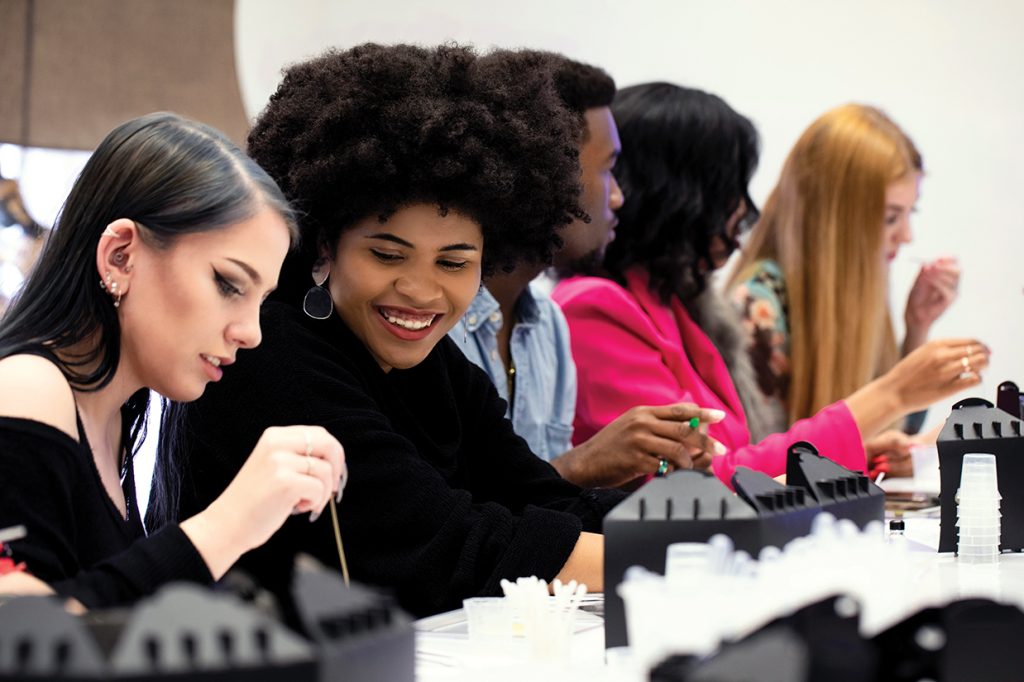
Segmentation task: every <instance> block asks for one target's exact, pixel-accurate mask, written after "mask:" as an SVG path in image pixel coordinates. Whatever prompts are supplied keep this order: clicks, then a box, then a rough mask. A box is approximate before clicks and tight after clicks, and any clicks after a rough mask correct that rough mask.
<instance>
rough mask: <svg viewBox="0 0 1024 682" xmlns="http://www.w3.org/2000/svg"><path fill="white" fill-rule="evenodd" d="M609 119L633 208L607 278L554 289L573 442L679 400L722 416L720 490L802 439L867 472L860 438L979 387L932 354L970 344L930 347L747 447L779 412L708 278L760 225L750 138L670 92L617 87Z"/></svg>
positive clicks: (663, 86)
mask: <svg viewBox="0 0 1024 682" xmlns="http://www.w3.org/2000/svg"><path fill="white" fill-rule="evenodd" d="M612 111H613V113H614V115H615V119H616V121H618V124H619V133H620V136H621V139H622V154H621V155H620V157H619V164H618V166H617V171H616V172H617V175H618V178H619V182H620V184H621V185H622V187H623V190H624V191H625V193H626V195H627V196H629V197H630V200H629V201H628V202H626V204H625V205H624V206H623V207H622V209H621V210H620V211H619V227H618V229H617V231H616V239H615V241H614V242H612V244H611V246H610V247H609V248H608V251H607V252H606V256H605V260H604V264H603V269H602V270H601V271H600V272H598V273H578V274H596V275H599V276H591V277H575V278H571V279H568V280H565V281H562V282H561V283H559V285H558V287H557V288H556V289H555V292H554V298H555V300H556V301H558V302H559V303H560V304H561V306H562V309H563V311H564V312H565V316H566V319H567V320H568V322H569V328H570V330H571V335H572V348H573V357H574V359H575V360H576V366H577V372H578V377H579V396H580V398H579V400H578V402H577V408H576V436H575V438H580V439H586V438H588V437H590V435H591V434H593V433H594V432H595V431H596V430H598V429H600V428H602V427H603V426H604V425H605V424H607V423H608V422H609V421H611V419H614V417H615V416H617V415H618V414H621V412H622V411H623V410H624V409H627V408H629V407H632V406H633V405H657V404H667V403H673V402H677V401H680V400H687V401H692V402H695V403H697V404H699V405H702V406H705V407H708V408H717V409H720V410H723V411H724V412H725V413H726V415H727V417H726V418H725V419H724V420H722V421H721V422H719V423H717V424H712V425H711V426H710V427H709V429H708V433H709V434H710V435H711V436H713V437H714V438H716V439H718V440H719V441H721V442H722V443H724V444H725V445H726V446H727V447H728V448H729V450H730V451H729V452H728V453H727V454H726V455H725V456H722V457H717V458H715V459H714V461H713V465H712V466H713V467H714V470H715V473H716V474H717V475H718V476H719V477H720V478H721V479H722V480H724V481H726V482H729V481H730V480H731V478H732V473H733V471H734V470H735V468H736V467H737V466H739V465H745V466H749V467H751V468H753V469H757V470H760V471H764V472H766V473H768V474H769V475H772V476H776V475H779V474H781V473H784V471H785V459H786V451H787V449H788V447H789V445H790V444H792V443H793V442H795V441H799V440H806V441H810V442H812V443H814V444H815V445H816V446H817V447H818V449H819V451H820V452H821V453H822V454H823V455H825V456H827V457H829V458H831V459H833V460H835V461H837V462H839V463H840V464H842V465H844V466H846V467H848V468H851V469H858V470H863V469H864V465H865V454H864V445H863V442H862V438H864V437H869V436H872V435H874V434H875V433H877V432H878V431H880V430H881V429H882V428H884V427H885V426H886V425H888V424H890V423H891V422H892V420H893V419H895V418H898V417H900V416H902V415H904V414H907V413H909V412H912V411H914V410H917V409H920V408H921V407H924V406H925V405H928V404H930V403H932V402H934V401H935V400H937V399H939V398H941V397H943V396H946V395H951V394H952V393H954V392H956V391H958V390H961V389H963V388H965V387H967V386H971V385H974V384H976V383H977V382H978V381H979V379H978V376H977V375H976V374H973V373H972V374H971V376H969V377H964V376H961V366H960V363H959V361H958V360H956V359H953V361H950V358H949V357H947V355H946V354H945V353H943V352H937V351H936V347H935V344H942V343H945V344H947V345H953V344H954V343H957V344H959V347H963V346H964V345H966V344H967V343H968V342H965V341H959V342H933V344H928V345H926V346H923V347H922V348H920V349H918V350H917V351H915V352H913V353H911V354H910V355H908V356H907V358H906V359H904V360H903V361H902V362H900V363H899V364H898V365H896V367H894V368H893V369H892V371H890V372H889V373H888V374H886V375H885V376H883V377H881V378H879V379H876V380H875V381H873V382H871V383H869V384H868V385H866V386H864V387H863V388H861V389H859V390H857V391H856V392H854V393H853V394H852V395H850V396H849V397H847V398H846V399H845V400H839V401H837V402H834V403H832V404H831V405H827V406H826V407H824V408H823V409H822V410H820V411H819V412H817V414H815V415H813V416H812V417H810V418H808V419H803V420H800V421H797V422H796V423H795V424H793V425H792V427H791V428H789V429H788V430H787V431H785V432H784V433H775V434H774V435H770V436H768V437H766V438H764V439H763V440H761V441H760V442H759V443H757V444H756V445H751V440H752V437H751V436H752V435H753V436H754V437H753V440H757V439H758V438H759V437H760V436H761V435H762V434H763V433H764V432H770V431H771V430H772V429H771V424H770V421H771V418H772V416H773V415H771V414H768V413H766V412H765V410H764V408H763V403H764V398H763V395H762V394H760V393H759V392H758V391H757V387H756V381H754V380H753V373H752V370H751V368H750V361H749V357H747V355H746V344H745V340H746V339H745V337H744V334H743V332H742V329H741V328H740V326H739V324H738V321H737V320H736V313H735V311H733V310H732V309H731V308H730V306H729V305H728V304H727V303H724V302H719V301H716V300H715V297H714V295H713V294H712V293H711V292H710V291H709V288H708V281H707V280H708V277H709V276H710V275H711V273H712V272H713V271H714V270H715V269H717V268H719V267H721V266H722V265H723V264H724V263H725V261H726V260H727V259H728V257H729V255H730V253H731V252H732V251H733V250H734V249H735V247H736V243H737V242H736V240H737V237H738V235H739V233H740V231H741V230H742V229H743V228H744V227H745V226H746V225H747V224H748V223H749V222H750V220H751V218H752V217H753V216H756V210H755V209H754V207H753V203H752V202H751V201H750V199H749V196H748V194H747V183H748V182H749V180H750V177H751V175H752V174H753V172H754V168H755V167H756V164H757V156H758V151H757V134H756V132H755V130H754V127H753V125H752V124H751V123H750V121H749V120H747V119H746V118H744V117H743V116H741V115H739V114H737V113H736V112H735V111H733V110H732V109H731V108H730V107H729V105H727V104H726V103H725V102H724V101H722V100H721V99H720V98H718V97H715V96H714V95H710V94H708V93H704V92H701V91H699V90H693V89H689V88H681V87H679V86H676V85H671V84H668V83H650V84H645V85H637V86H633V87H631V88H625V89H623V90H620V91H619V93H618V95H617V96H616V98H615V102H614V103H613V105H612ZM972 343H977V342H972ZM982 362H983V361H982ZM981 367H983V364H981V362H979V364H978V365H976V369H980V368H981ZM734 377H737V378H741V377H745V379H744V380H743V381H734ZM738 389H740V390H738ZM776 416H777V415H776ZM783 419H784V416H783Z"/></svg>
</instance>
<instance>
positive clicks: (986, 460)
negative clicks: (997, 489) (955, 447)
mask: <svg viewBox="0 0 1024 682" xmlns="http://www.w3.org/2000/svg"><path fill="white" fill-rule="evenodd" d="M969 478H979V479H981V478H983V479H985V480H989V479H991V481H992V483H994V484H995V483H997V480H996V479H997V471H996V456H995V455H992V454H988V453H980V452H971V453H967V454H966V455H964V458H963V462H962V465H961V469H960V480H961V481H964V480H966V479H969Z"/></svg>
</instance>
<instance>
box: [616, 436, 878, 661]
mask: <svg viewBox="0 0 1024 682" xmlns="http://www.w3.org/2000/svg"><path fill="white" fill-rule="evenodd" d="M786 473H787V483H788V485H783V484H781V483H779V482H777V481H775V480H774V479H772V478H769V477H768V476H766V475H764V474H762V473H760V472H756V471H752V470H750V469H747V468H746V467H739V468H738V469H737V471H736V474H735V475H734V476H733V487H734V488H735V489H736V494H734V493H732V492H731V491H730V490H729V489H728V488H726V486H725V485H723V484H722V483H721V482H720V481H719V480H718V479H717V478H715V477H714V476H713V475H711V474H707V473H703V472H699V471H686V470H683V471H677V472H674V473H672V474H670V475H669V476H666V477H664V478H655V479H653V480H651V481H650V482H649V483H647V484H646V485H645V486H643V487H642V488H640V489H639V490H637V491H636V492H635V493H633V494H632V495H630V496H629V497H628V498H626V499H625V500H623V501H622V502H621V503H620V504H619V505H618V506H617V507H615V508H614V509H612V510H611V511H610V512H609V513H608V515H607V516H606V517H605V519H604V541H605V555H604V586H605V646H606V647H614V646H623V645H625V644H627V643H628V637H627V633H626V617H625V605H624V603H623V601H622V598H621V597H620V596H619V594H618V589H617V588H618V586H619V584H620V583H621V582H622V579H623V576H624V574H625V572H626V569H628V568H629V567H630V566H643V567H644V568H647V569H648V570H651V571H654V572H657V573H661V574H664V573H665V552H666V550H667V549H668V546H669V545H671V544H673V543H675V542H707V540H709V539H710V538H711V536H713V535H716V534H718V533H722V534H723V535H727V536H729V538H730V539H731V540H732V542H733V545H734V546H735V548H736V549H738V550H744V551H746V552H749V553H750V554H751V555H752V556H754V557H756V556H757V555H758V553H759V552H760V551H761V549H763V548H764V547H768V546H775V547H782V546H783V545H785V544H786V543H787V542H789V541H790V540H793V539H794V538H798V537H801V536H803V535H806V534H807V533H808V532H809V531H810V529H811V523H812V521H813V519H814V517H815V516H816V515H817V514H818V513H819V512H820V511H828V512H830V513H832V514H834V515H835V516H836V518H840V519H843V518H849V519H851V520H853V521H854V522H855V523H857V525H858V526H860V527H863V526H864V525H866V524H867V523H868V522H869V521H872V520H879V521H880V520H881V519H882V518H883V516H884V513H885V496H884V493H883V492H882V490H881V489H880V488H878V487H877V486H875V485H874V484H873V483H871V482H870V481H869V480H868V479H867V478H866V477H864V476H862V475H860V474H858V473H855V472H851V471H849V470H847V469H844V468H843V467H841V466H839V465H837V464H835V463H834V462H831V461H830V460H827V459H825V458H824V457H821V456H820V455H818V454H817V451H816V450H815V449H814V447H813V446H811V445H810V444H808V443H804V442H800V443H796V444H795V445H794V446H793V447H791V448H790V450H789V455H788V459H787V472H786Z"/></svg>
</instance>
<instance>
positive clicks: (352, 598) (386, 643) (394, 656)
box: [293, 571, 416, 682]
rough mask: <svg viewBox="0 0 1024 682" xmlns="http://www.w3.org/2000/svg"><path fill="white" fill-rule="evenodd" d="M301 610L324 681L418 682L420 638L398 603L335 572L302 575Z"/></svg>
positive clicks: (298, 584)
mask: <svg viewBox="0 0 1024 682" xmlns="http://www.w3.org/2000/svg"><path fill="white" fill-rule="evenodd" d="M293 594H294V598H295V607H296V610H297V611H298V613H299V617H300V618H301V619H302V625H303V628H304V629H305V630H306V634H307V635H308V636H309V638H310V639H311V640H313V642H314V643H315V644H316V646H317V649H318V652H319V658H320V678H319V679H320V680H321V682H331V681H335V680H345V681H346V682H349V681H351V682H377V681H378V680H388V681H389V682H391V681H392V680H393V681H394V682H413V679H414V678H415V674H416V635H415V632H414V630H413V626H412V620H411V619H410V618H409V617H408V616H407V615H406V614H405V613H404V612H403V611H401V610H400V609H399V608H398V607H397V606H396V605H395V603H394V601H393V600H392V599H391V598H390V597H387V596H383V595H381V594H380V593H378V592H375V591H373V590H369V589H365V588H363V587H360V586H359V585H352V586H351V587H345V584H344V582H342V580H341V578H340V577H339V576H338V574H337V573H336V572H334V571H316V572H310V571H296V573H295V583H294V585H293Z"/></svg>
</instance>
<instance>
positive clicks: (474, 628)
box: [462, 597, 512, 642]
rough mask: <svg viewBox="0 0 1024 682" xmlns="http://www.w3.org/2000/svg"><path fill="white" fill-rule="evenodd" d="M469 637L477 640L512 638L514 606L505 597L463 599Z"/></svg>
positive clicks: (487, 640) (495, 640)
mask: <svg viewBox="0 0 1024 682" xmlns="http://www.w3.org/2000/svg"><path fill="white" fill-rule="evenodd" d="M462 608H463V609H465V611H466V624H467V627H468V629H469V638H470V640H472V641H475V642H498V641H500V640H503V639H506V638H507V639H508V640H511V639H512V608H511V604H509V602H508V600H507V599H505V598H504V597H471V598H469V599H463V600H462Z"/></svg>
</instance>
